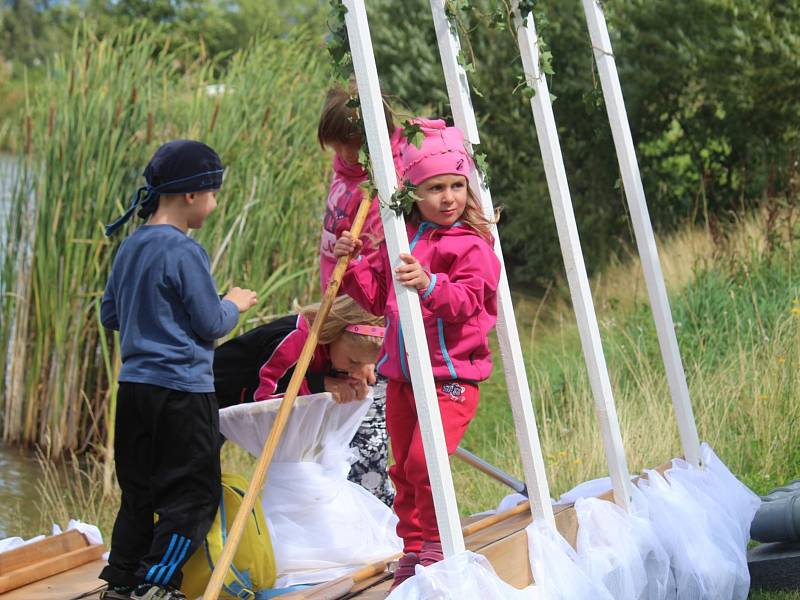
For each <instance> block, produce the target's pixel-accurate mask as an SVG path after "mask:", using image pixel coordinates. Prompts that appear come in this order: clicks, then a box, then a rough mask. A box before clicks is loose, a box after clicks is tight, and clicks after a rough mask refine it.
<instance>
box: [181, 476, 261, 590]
mask: <svg viewBox="0 0 800 600" xmlns="http://www.w3.org/2000/svg"><path fill="white" fill-rule="evenodd" d="M247 487H248V482H247V480H246V479H245V478H244V477H242V476H241V475H231V474H224V475H223V476H222V499H221V500H220V504H219V510H218V511H217V516H216V517H214V523H213V524H212V525H211V529H210V530H209V532H208V534H207V535H206V539H205V540H203V543H202V544H201V545H200V547H198V549H197V551H196V552H195V553H194V554H193V555H192V557H191V558H190V559H189V560H188V561H187V563H186V564H185V565H184V567H183V583H182V584H181V591H182V592H183V593H184V594H186V597H187V598H189V599H195V598H200V597H201V596H202V595H203V592H205V590H206V585H208V581H209V579H211V572H212V571H213V570H214V565H215V564H216V562H217V560H218V559H219V556H220V554H222V547H223V545H224V544H225V540H226V539H227V535H228V529H229V528H230V527H231V525H233V520H234V518H235V517H236V512H237V511H238V510H239V507H240V506H241V504H242V498H244V494H245V491H246V490H247ZM275 576H276V567H275V553H274V552H273V550H272V541H271V540H270V537H269V531H267V524H266V521H265V520H264V513H263V512H262V510H261V501H260V498H259V500H257V501H256V504H255V508H254V509H253V511H252V513H251V518H249V519H248V520H247V522H246V524H245V528H244V532H243V534H242V540H241V542H240V543H239V547H238V548H237V549H236V554H235V555H234V557H233V563H232V564H231V566H230V568H229V569H228V572H227V573H226V574H225V583H224V584H223V586H222V592H221V593H220V598H226V599H237V600H260V597H264V596H262V595H261V594H259V593H258V592H259V591H260V590H266V589H269V588H271V587H273V586H274V585H275Z"/></svg>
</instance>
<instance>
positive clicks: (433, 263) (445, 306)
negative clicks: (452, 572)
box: [334, 119, 500, 587]
mask: <svg viewBox="0 0 800 600" xmlns="http://www.w3.org/2000/svg"><path fill="white" fill-rule="evenodd" d="M414 122H415V123H417V124H419V125H420V126H421V128H422V132H423V134H424V139H423V142H422V145H421V148H416V147H415V146H413V145H410V144H409V145H407V146H406V147H405V148H404V149H403V152H402V157H401V158H402V166H403V176H404V179H405V180H406V181H407V182H410V183H411V184H413V185H415V186H417V187H416V192H415V193H416V196H417V197H418V201H417V202H416V203H415V204H414V206H413V208H412V209H411V214H410V216H409V218H408V220H407V224H406V229H407V233H408V239H409V244H410V251H411V253H410V254H402V255H401V256H400V258H401V260H402V263H401V264H400V266H397V267H395V268H392V265H391V264H390V263H389V257H388V254H387V252H386V249H385V245H382V247H381V251H379V252H373V253H372V254H371V255H370V256H367V257H363V256H361V257H358V258H357V259H354V260H351V261H350V264H349V265H348V269H347V272H346V274H345V277H344V280H343V283H342V285H343V287H344V289H345V292H346V293H347V294H348V295H350V296H351V297H352V298H353V299H355V300H356V301H357V302H358V303H359V304H361V305H362V306H363V307H364V308H365V309H366V310H368V311H370V312H373V313H376V314H377V312H378V311H382V312H383V314H384V317H385V319H386V337H385V339H384V344H383V349H382V351H381V355H380V357H379V359H378V364H377V369H378V372H379V373H381V374H382V375H384V376H386V377H388V378H389V385H388V389H387V401H386V424H387V429H388V432H389V440H390V442H391V445H392V454H393V455H394V459H395V464H394V465H392V466H391V467H390V468H389V475H390V476H391V478H392V482H393V483H394V485H395V490H396V496H395V501H394V509H395V512H396V513H397V516H398V518H399V523H398V525H397V533H398V535H399V536H400V537H402V538H403V542H404V550H405V553H406V554H405V555H404V556H403V557H402V558H401V559H400V564H399V566H398V569H397V571H396V572H395V578H394V583H393V587H396V586H397V585H399V584H400V583H402V582H403V581H404V580H405V579H407V578H409V577H411V576H413V574H414V566H415V565H416V564H418V563H419V564H422V565H423V566H428V565H430V564H433V563H434V562H437V561H439V560H441V559H442V546H441V543H440V539H439V530H438V527H437V524H436V514H435V511H434V506H433V496H432V494H431V486H430V480H429V478H428V470H427V466H426V463H425V453H424V450H423V447H422V438H421V436H420V430H419V423H418V420H417V413H416V404H415V402H414V394H413V390H412V387H411V381H410V380H409V374H408V364H407V360H406V352H405V347H404V341H403V333H402V330H401V328H400V323H399V319H398V309H397V300H396V298H395V295H394V288H393V279H394V278H397V280H398V281H399V282H400V283H401V284H403V285H405V286H407V287H411V288H414V289H416V290H417V291H418V293H419V299H420V304H421V306H422V316H423V321H424V324H425V332H426V338H427V341H428V350H429V352H430V358H431V365H432V367H433V377H434V379H435V380H436V388H437V392H438V397H439V410H440V412H441V415H442V424H443V426H444V433H445V439H446V442H447V450H448V452H449V453H453V452H455V449H456V448H457V447H458V444H459V442H460V441H461V438H462V437H463V435H464V433H465V431H466V429H467V426H468V425H469V423H470V421H471V420H472V417H473V416H474V415H475V410H476V408H477V404H478V397H479V392H478V385H477V384H478V383H479V382H481V381H484V380H485V379H487V378H488V377H489V375H490V373H491V370H492V359H491V354H490V352H489V341H488V338H487V336H488V333H489V331H490V330H491V328H492V327H493V326H494V324H495V321H496V318H497V285H498V281H499V279H500V262H499V260H498V259H497V257H496V256H495V253H494V250H493V239H492V236H491V233H490V226H491V223H490V221H488V220H487V219H486V217H485V216H484V215H483V213H482V211H481V209H480V206H479V204H478V201H477V199H476V198H475V196H474V194H473V193H472V191H471V190H470V188H469V184H468V175H469V172H470V169H471V168H472V166H473V162H472V158H471V157H470V155H469V154H468V152H467V151H466V150H465V148H464V137H463V135H462V133H461V131H459V130H458V129H456V128H455V127H446V126H445V123H444V121H441V120H423V119H420V120H417V121H414ZM361 247H362V244H361V242H360V241H359V240H353V238H352V236H351V235H350V233H349V232H344V233H343V234H342V236H341V237H340V238H339V239H338V240H337V242H336V245H335V248H334V254H335V255H336V256H337V257H339V256H347V255H349V254H351V253H352V252H355V253H358V251H359V250H360V248H361Z"/></svg>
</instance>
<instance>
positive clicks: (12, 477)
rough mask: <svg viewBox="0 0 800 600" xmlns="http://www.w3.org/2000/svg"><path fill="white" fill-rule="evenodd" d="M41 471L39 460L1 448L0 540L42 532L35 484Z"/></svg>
mask: <svg viewBox="0 0 800 600" xmlns="http://www.w3.org/2000/svg"><path fill="white" fill-rule="evenodd" d="M40 476H41V469H40V468H39V464H38V463H37V462H36V459H35V458H34V457H33V456H32V455H31V454H30V453H26V452H23V451H20V450H18V449H16V448H8V447H6V446H3V445H0V539H3V538H7V537H11V536H15V535H18V536H20V537H24V538H26V539H27V538H30V537H33V536H34V535H37V534H39V533H47V532H44V531H39V530H38V528H39V526H40V521H41V519H40V516H39V512H38V506H37V503H36V498H37V489H36V483H37V482H38V481H39V477H40Z"/></svg>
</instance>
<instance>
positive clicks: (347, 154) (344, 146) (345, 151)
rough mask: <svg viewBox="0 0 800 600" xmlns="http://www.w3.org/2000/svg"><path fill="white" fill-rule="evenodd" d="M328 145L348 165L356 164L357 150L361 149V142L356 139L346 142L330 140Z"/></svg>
mask: <svg viewBox="0 0 800 600" xmlns="http://www.w3.org/2000/svg"><path fill="white" fill-rule="evenodd" d="M328 146H330V148H331V149H332V150H333V151H334V152H335V153H336V155H337V156H338V157H339V158H341V159H342V160H343V161H344V162H345V163H347V164H348V165H350V166H355V165H357V164H358V152H359V150H361V144H360V143H359V141H358V140H356V141H350V142H347V143H345V142H330V143H329V144H328Z"/></svg>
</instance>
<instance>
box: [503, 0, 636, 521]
mask: <svg viewBox="0 0 800 600" xmlns="http://www.w3.org/2000/svg"><path fill="white" fill-rule="evenodd" d="M513 8H514V23H515V26H516V28H517V41H518V43H519V49H520V55H521V56H522V64H523V68H524V70H525V77H526V81H527V84H528V86H530V87H531V88H532V89H533V90H534V92H535V94H534V96H533V97H532V98H531V108H532V109H533V118H534V121H535V124H536V134H537V137H538V139H539V147H540V149H541V152H542V162H543V163H544V170H545V175H546V178H547V187H548V189H549V191H550V200H551V202H552V204H553V213H554V215H555V220H556V227H557V229H558V239H559V243H560V245H561V254H562V256H563V258H564V267H565V269H566V272H567V281H568V282H569V290H570V295H571V297H572V305H573V308H574V309H575V317H576V319H577V321H578V331H579V333H580V338H581V345H582V347H583V356H584V360H585V361H586V367H587V369H588V371H589V382H590V383H591V387H592V395H593V396H594V403H595V411H596V414H597V420H598V423H599V425H600V433H601V435H602V438H603V447H604V449H605V454H606V461H607V463H608V470H609V475H610V477H611V484H612V487H613V490H614V500H615V502H616V503H617V504H618V505H619V506H620V507H622V508H623V509H625V510H629V508H630V502H631V495H630V485H631V483H630V475H629V473H628V464H627V461H626V459H625V449H624V448H623V445H622V435H621V434H620V429H619V420H618V419H617V410H616V407H615V405H614V398H613V395H612V392H611V382H610V380H609V378H608V369H607V368H606V361H605V357H604V355H603V347H602V344H601V341H600V329H599V327H598V325H597V316H596V315H595V311H594V303H593V302H592V296H591V289H590V288H589V278H588V276H587V274H586V266H585V264H584V262H583V253H582V251H581V245H580V240H579V237H578V227H577V224H576V223H575V214H574V212H573V210H572V200H571V198H570V193H569V187H568V185H567V174H566V170H565V168H564V161H563V158H562V156H561V146H560V144H559V141H558V131H557V129H556V122H555V117H554V116H553V107H552V104H551V102H550V91H549V89H548V87H547V81H546V79H545V77H544V75H543V74H542V72H541V70H540V67H539V47H538V43H537V35H536V28H535V25H534V22H533V14H532V13H530V14H528V16H527V18H526V19H525V21H524V22H523V20H522V18H521V16H520V14H519V9H518V5H517V2H516V0H515V1H514V3H513Z"/></svg>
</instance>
